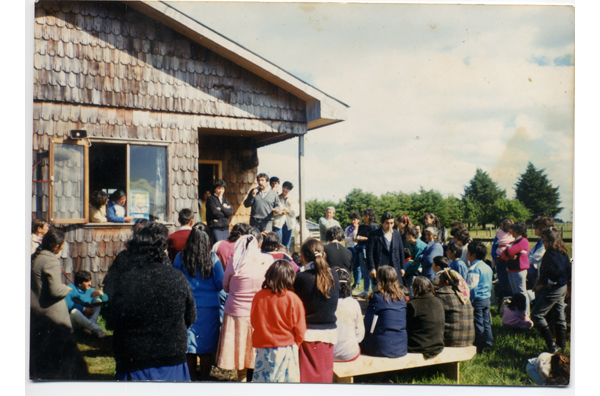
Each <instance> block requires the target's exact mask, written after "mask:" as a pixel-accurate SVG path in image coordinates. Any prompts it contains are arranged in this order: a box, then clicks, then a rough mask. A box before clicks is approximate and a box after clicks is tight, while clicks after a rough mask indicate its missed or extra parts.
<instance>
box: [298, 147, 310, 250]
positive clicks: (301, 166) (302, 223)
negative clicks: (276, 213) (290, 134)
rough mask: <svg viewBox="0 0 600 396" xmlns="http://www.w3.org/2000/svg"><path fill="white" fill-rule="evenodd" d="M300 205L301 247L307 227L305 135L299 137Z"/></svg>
mask: <svg viewBox="0 0 600 396" xmlns="http://www.w3.org/2000/svg"><path fill="white" fill-rule="evenodd" d="M298 187H299V188H298V203H299V204H300V205H299V206H300V216H299V222H300V245H302V242H304V238H306V237H308V235H304V228H305V227H306V212H305V210H304V209H305V207H304V135H300V136H298Z"/></svg>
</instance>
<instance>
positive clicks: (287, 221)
mask: <svg viewBox="0 0 600 396" xmlns="http://www.w3.org/2000/svg"><path fill="white" fill-rule="evenodd" d="M293 188H294V185H293V184H292V183H291V182H289V181H286V182H284V183H283V185H282V186H281V194H279V206H281V212H280V213H274V214H273V231H275V232H276V233H277V235H279V239H281V243H282V244H283V245H284V246H285V247H286V249H288V250H289V249H290V243H291V241H292V232H293V231H294V228H295V227H296V217H297V216H298V213H299V211H300V206H299V204H298V202H297V201H296V200H295V199H294V197H292V196H291V195H290V191H292V189H293Z"/></svg>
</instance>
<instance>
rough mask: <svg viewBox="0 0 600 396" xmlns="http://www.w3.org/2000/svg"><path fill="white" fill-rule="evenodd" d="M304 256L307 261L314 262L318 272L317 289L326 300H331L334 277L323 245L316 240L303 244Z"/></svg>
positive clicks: (311, 239) (308, 240) (310, 239)
mask: <svg viewBox="0 0 600 396" xmlns="http://www.w3.org/2000/svg"><path fill="white" fill-rule="evenodd" d="M301 252H302V255H303V256H304V259H305V260H307V261H309V262H310V261H312V262H313V264H314V268H315V271H316V272H317V289H318V290H319V291H320V292H321V294H323V295H324V296H325V297H326V298H331V296H330V295H329V291H330V290H331V289H332V288H333V287H334V281H333V275H332V274H331V270H330V269H329V264H327V260H326V256H325V250H324V248H323V244H322V243H321V242H320V241H317V240H316V239H313V238H309V239H307V240H306V242H304V243H303V244H302V248H301Z"/></svg>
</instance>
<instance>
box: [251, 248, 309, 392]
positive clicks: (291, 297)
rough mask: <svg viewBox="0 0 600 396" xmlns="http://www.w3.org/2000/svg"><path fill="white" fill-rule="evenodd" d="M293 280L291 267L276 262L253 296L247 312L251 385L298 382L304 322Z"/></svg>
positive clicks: (304, 331)
mask: <svg viewBox="0 0 600 396" xmlns="http://www.w3.org/2000/svg"><path fill="white" fill-rule="evenodd" d="M295 279H296V271H295V270H294V267H293V266H292V264H290V262H289V261H287V260H283V259H281V260H277V261H275V262H274V263H273V264H272V265H271V267H269V269H268V270H267V273H266V274H265V281H264V282H263V284H262V289H261V290H260V291H259V292H258V293H256V294H255V295H254V299H253V300H252V308H251V311H250V322H251V324H252V327H253V329H254V330H253V332H252V347H253V348H256V360H255V363H254V375H253V377H252V381H253V382H300V366H299V358H298V345H300V344H301V343H302V341H304V334H305V333H306V319H305V311H304V306H303V304H302V301H301V300H300V298H299V297H298V296H297V295H296V294H295V293H294V292H293V291H292V290H293V289H294V280H295Z"/></svg>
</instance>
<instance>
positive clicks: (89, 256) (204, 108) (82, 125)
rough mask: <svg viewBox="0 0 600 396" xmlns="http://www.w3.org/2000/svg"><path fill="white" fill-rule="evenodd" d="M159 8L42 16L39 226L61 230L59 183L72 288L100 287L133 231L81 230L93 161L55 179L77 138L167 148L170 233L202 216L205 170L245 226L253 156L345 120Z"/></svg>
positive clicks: (115, 7)
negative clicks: (185, 214) (63, 144)
mask: <svg viewBox="0 0 600 396" xmlns="http://www.w3.org/2000/svg"><path fill="white" fill-rule="evenodd" d="M156 7H159V8H160V9H161V10H162V11H160V10H157V9H156ZM163 7H166V5H165V4H163V3H151V2H150V3H144V2H135V3H133V2H132V3H129V4H128V3H127V2H117V1H114V2H113V1H111V2H108V1H102V2H93V1H82V2H69V1H60V2H58V1H39V2H37V3H36V4H35V22H34V56H33V67H34V71H33V82H34V86H33V142H32V143H33V147H32V148H33V164H34V165H35V166H34V169H33V171H32V180H34V182H33V183H32V215H33V216H34V217H37V218H43V219H46V220H48V219H51V218H53V216H52V214H51V213H50V212H51V210H52V209H51V208H50V201H51V196H50V194H51V191H52V190H51V188H50V183H49V180H50V178H51V177H53V176H54V185H53V200H54V201H53V202H54V207H55V208H56V210H55V213H54V214H55V216H54V218H56V219H61V220H62V219H65V220H62V221H63V222H65V223H66V222H67V220H66V219H69V220H72V221H79V222H81V224H62V223H60V222H59V221H60V220H58V222H57V221H55V222H54V224H55V225H57V226H60V227H62V229H63V231H64V232H65V234H66V241H67V244H66V246H65V248H64V249H63V251H62V252H61V254H60V257H61V260H62V266H63V269H64V270H65V272H66V273H67V274H68V276H69V277H70V278H71V279H73V278H72V276H73V274H74V273H75V272H77V271H79V270H87V271H90V272H92V285H93V287H102V281H103V279H104V276H105V275H106V272H107V271H108V269H109V267H110V265H111V264H112V262H113V260H114V258H115V257H116V255H117V254H118V253H119V252H121V251H122V250H123V249H125V246H126V242H127V241H128V240H129V238H130V237H131V226H130V225H119V224H110V223H109V224H104V225H98V224H92V223H90V224H85V221H86V219H85V217H86V216H85V213H86V212H85V210H86V208H85V207H82V205H84V206H85V205H87V204H88V201H89V194H91V193H92V191H88V190H89V183H90V181H89V180H87V179H85V178H83V179H85V180H84V182H82V176H81V169H82V167H83V162H84V160H85V159H86V158H87V159H89V155H90V154H89V152H88V151H86V152H85V153H84V155H83V156H82V155H81V154H77V155H74V156H71V157H70V159H68V160H65V159H63V160H62V161H61V160H58V159H56V158H57V156H56V155H54V160H53V161H54V168H53V170H51V169H50V167H51V159H50V156H49V152H50V150H51V148H52V150H55V149H56V148H57V147H58V142H59V141H60V140H61V139H66V138H68V137H69V134H70V131H71V130H85V131H86V132H87V135H88V137H89V140H90V142H91V144H92V145H93V144H95V143H97V142H99V143H102V144H110V143H114V144H123V145H125V144H129V145H130V146H129V147H128V148H127V150H130V148H131V147H132V146H134V145H146V146H160V147H166V150H167V152H166V157H167V158H166V172H165V173H166V174H165V175H164V180H165V181H166V208H167V213H166V216H165V219H166V222H167V223H168V227H169V230H170V232H173V231H174V230H176V228H177V225H178V224H177V217H178V212H179V211H180V210H181V209H183V208H190V209H192V211H194V212H195V213H197V212H198V209H199V208H198V188H199V186H198V183H199V182H198V180H199V174H198V172H199V161H208V162H210V163H219V164H220V166H221V168H220V172H221V173H222V179H223V180H225V181H226V183H227V190H226V193H225V196H226V198H227V199H228V200H229V201H230V202H231V203H232V205H233V206H234V215H233V217H232V218H231V224H232V225H233V224H236V223H239V222H248V220H249V215H250V209H247V208H245V207H244V206H243V204H242V203H243V200H244V198H245V197H246V195H247V194H248V191H249V190H250V189H251V188H252V187H253V186H254V185H255V179H256V174H257V167H256V165H257V163H258V161H257V160H256V159H257V158H256V153H257V148H258V147H261V146H264V145H267V144H271V143H275V142H278V141H282V140H285V139H288V138H292V137H297V136H301V135H303V134H306V133H307V131H308V128H309V125H312V126H311V128H318V127H321V126H324V125H330V124H332V123H335V122H339V121H342V120H343V119H345V108H346V107H347V106H346V105H344V104H343V103H341V102H339V101H337V100H335V99H334V98H331V97H329V96H328V95H326V94H325V93H323V92H321V91H319V90H317V89H316V88H314V87H312V86H309V85H308V84H306V83H304V82H302V81H300V80H297V79H296V78H295V77H293V76H291V75H289V74H287V73H286V72H285V71H283V70H281V69H280V68H278V67H277V66H275V65H273V64H270V63H265V62H266V61H265V60H264V59H262V58H260V59H258V58H257V56H256V55H255V54H253V53H249V52H248V51H247V50H245V49H243V48H241V47H239V46H237V44H235V43H232V42H221V41H222V40H227V39H226V38H224V37H222V36H219V38H218V40H220V41H219V42H220V44H219V43H216V42H215V39H214V37H213V38H210V37H208V35H206V27H203V26H202V27H198V26H197V25H194V26H195V27H191V28H190V27H186V26H188V25H186V23H188V22H189V18H188V17H187V16H185V15H183V14H181V13H178V14H177V15H171V13H170V11H167V10H165V9H163ZM167 14H169V15H167ZM173 17H175V19H172V18H173ZM203 29H204V30H203ZM202 32H204V34H205V36H202ZM210 34H215V33H214V32H212V31H210ZM201 44H202V45H201ZM232 46H233V47H232ZM209 47H210V49H209ZM234 47H235V48H234ZM240 54H245V55H240ZM240 56H241V57H240ZM244 56H246V57H247V58H248V59H246V58H244ZM240 65H241V66H240ZM250 70H252V71H250ZM282 87H283V88H282ZM290 92H291V93H290ZM329 110H331V111H329ZM315 114H316V115H315ZM309 116H310V120H308V118H309ZM102 139H103V140H102ZM80 147H82V146H80ZM86 150H87V148H86ZM90 150H92V148H90ZM54 154H56V153H54ZM66 157H67V156H63V158H66ZM88 165H89V162H88ZM77 172H80V173H79V174H78V173H77ZM127 172H129V171H127ZM94 188H96V187H94ZM102 188H103V187H102ZM86 189H87V190H86ZM85 194H88V195H87V196H86V195H85ZM82 197H83V198H82Z"/></svg>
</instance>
